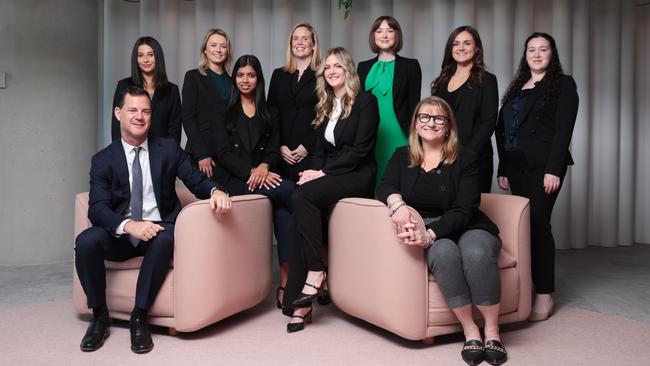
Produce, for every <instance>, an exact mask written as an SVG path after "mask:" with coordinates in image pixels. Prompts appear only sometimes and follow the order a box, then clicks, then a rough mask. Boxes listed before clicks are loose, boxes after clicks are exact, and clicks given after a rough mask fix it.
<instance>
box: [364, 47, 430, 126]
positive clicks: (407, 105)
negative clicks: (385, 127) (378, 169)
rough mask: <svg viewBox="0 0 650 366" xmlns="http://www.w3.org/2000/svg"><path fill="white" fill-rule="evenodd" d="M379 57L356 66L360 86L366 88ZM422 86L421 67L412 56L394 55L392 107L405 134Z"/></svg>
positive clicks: (418, 100)
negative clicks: (370, 73) (368, 78)
mask: <svg viewBox="0 0 650 366" xmlns="http://www.w3.org/2000/svg"><path fill="white" fill-rule="evenodd" d="M378 59H379V57H375V58H373V59H370V60H367V61H363V62H360V63H359V66H358V67H357V73H358V74H359V81H361V88H362V89H363V90H366V88H365V86H366V78H367V77H368V73H369V72H370V69H371V68H372V65H374V64H375V62H377V60H378ZM421 88H422V69H420V63H419V62H418V60H416V59H413V58H406V57H402V56H400V55H395V75H394V76H393V109H394V110H395V115H396V116H397V120H398V121H399V125H400V127H401V128H402V131H403V132H404V135H405V136H408V135H409V131H410V128H411V118H412V117H413V112H414V111H415V106H416V105H417V104H418V102H420V90H421Z"/></svg>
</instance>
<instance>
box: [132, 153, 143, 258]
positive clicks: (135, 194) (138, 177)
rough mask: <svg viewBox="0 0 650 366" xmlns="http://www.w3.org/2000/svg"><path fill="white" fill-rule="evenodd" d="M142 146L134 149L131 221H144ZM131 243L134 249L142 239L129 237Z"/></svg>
mask: <svg viewBox="0 0 650 366" xmlns="http://www.w3.org/2000/svg"><path fill="white" fill-rule="evenodd" d="M140 150H142V147H141V146H138V147H135V148H133V151H134V152H135V158H134V159H133V166H132V167H131V175H132V177H131V178H132V184H131V220H134V221H142V167H141V166H140ZM129 241H130V242H131V244H132V245H133V246H134V247H137V246H138V244H140V239H138V238H136V237H133V236H129Z"/></svg>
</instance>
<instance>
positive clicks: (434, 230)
mask: <svg viewBox="0 0 650 366" xmlns="http://www.w3.org/2000/svg"><path fill="white" fill-rule="evenodd" d="M457 133H458V131H457V127H456V120H455V119H454V116H453V113H452V110H451V108H450V107H449V105H448V104H447V103H446V102H445V101H444V100H442V99H440V98H438V97H429V98H426V99H424V100H422V101H421V102H420V103H419V104H418V105H417V107H416V108H415V113H414V115H413V118H412V120H411V126H410V135H409V146H405V147H401V148H398V149H397V150H396V151H395V153H394V154H393V157H392V158H391V159H390V161H389V163H388V166H387V168H386V172H385V174H384V177H383V179H382V182H381V184H380V186H379V187H378V188H377V197H378V199H380V200H382V201H384V202H386V204H387V205H388V207H389V214H390V216H391V218H392V220H393V222H394V224H395V228H396V230H397V233H398V235H397V236H398V237H399V238H400V240H402V242H403V243H404V244H405V245H417V246H421V247H423V248H425V250H426V251H427V253H426V254H427V261H428V263H429V270H430V271H431V272H432V273H433V274H434V275H435V277H436V281H437V283H438V286H439V287H440V290H441V291H442V293H443V295H444V296H445V298H446V300H447V303H448V305H449V307H450V308H451V310H452V311H453V312H454V314H455V315H456V317H457V318H458V320H459V321H460V323H461V325H462V326H463V332H464V334H465V340H466V342H465V345H464V346H463V349H462V352H461V355H462V357H463V360H465V362H467V363H468V364H469V365H477V364H479V363H481V362H482V361H483V360H485V361H487V362H488V363H490V364H492V365H500V364H502V363H503V362H505V361H506V359H507V354H506V351H505V348H504V347H503V345H502V344H501V339H500V337H499V324H498V317H499V302H500V301H501V280H500V277H499V267H498V264H497V258H498V255H499V250H500V249H501V240H500V239H499V236H498V234H499V231H498V229H497V227H496V225H495V224H494V223H493V222H492V221H490V219H489V218H488V217H487V216H486V215H485V214H484V213H482V212H481V211H480V210H479V209H478V207H479V203H480V200H481V188H480V175H479V168H478V165H477V163H476V155H475V153H474V152H472V151H471V150H469V149H463V148H461V147H460V146H459V145H458V134H457ZM406 205H409V206H411V207H413V208H414V209H415V210H416V211H417V212H418V213H419V214H420V215H421V216H422V217H423V218H424V223H425V227H426V231H421V230H420V229H418V225H417V224H418V222H417V221H416V220H415V218H413V217H412V216H411V214H410V213H409V210H408V209H407V207H406ZM419 227H422V226H421V225H420V226H419ZM422 230H425V229H422ZM472 305H475V306H476V307H477V308H478V310H479V311H480V312H481V314H482V315H483V317H484V318H485V339H486V342H485V344H483V342H482V338H481V333H480V330H479V328H478V326H477V325H476V323H475V322H474V319H473V318H472Z"/></svg>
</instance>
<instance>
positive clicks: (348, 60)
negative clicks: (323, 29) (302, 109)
mask: <svg viewBox="0 0 650 366" xmlns="http://www.w3.org/2000/svg"><path fill="white" fill-rule="evenodd" d="M332 55H334V56H336V58H337V59H338V62H339V64H340V65H341V66H342V67H343V70H345V95H344V96H343V97H342V98H341V107H342V109H343V111H342V113H341V116H340V118H339V120H342V119H345V118H348V117H349V116H350V112H351V111H352V105H353V104H354V101H355V99H356V98H357V95H358V94H359V89H360V85H361V83H360V82H359V76H357V68H356V67H355V65H354V61H353V60H352V56H350V53H349V52H348V51H347V50H346V49H345V48H343V47H336V48H332V49H330V50H329V51H327V54H326V55H325V58H324V59H325V60H326V59H327V58H328V57H330V56H332ZM324 74H325V62H322V63H321V64H320V66H319V67H318V70H317V71H316V97H318V103H316V107H315V108H314V109H315V110H316V119H314V122H313V123H312V124H313V125H314V127H316V128H318V127H320V125H322V124H323V122H325V119H327V118H329V113H330V112H332V110H333V109H334V98H335V96H334V90H333V89H332V87H331V86H329V84H327V81H326V80H325V75H324Z"/></svg>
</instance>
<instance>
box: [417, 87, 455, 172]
mask: <svg viewBox="0 0 650 366" xmlns="http://www.w3.org/2000/svg"><path fill="white" fill-rule="evenodd" d="M424 105H430V106H433V107H436V108H438V110H440V111H441V112H442V113H443V115H444V116H445V117H447V118H449V121H448V122H447V124H446V126H447V131H446V132H445V141H444V142H443V145H442V163H443V165H451V164H453V163H454V162H455V161H456V159H457V158H458V152H459V150H460V148H459V146H458V127H457V125H456V118H455V117H454V112H453V110H452V109H451V107H450V106H449V104H447V102H445V100H444V99H442V98H438V97H436V96H430V97H427V98H424V99H422V100H421V101H420V103H418V105H417V106H416V107H415V112H413V118H411V129H410V133H409V168H414V167H416V166H420V164H422V161H423V160H424V149H423V148H422V139H421V138H420V136H419V135H418V133H417V130H416V126H417V124H418V123H420V122H419V121H418V113H420V109H421V108H422V107H423V106H424Z"/></svg>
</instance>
